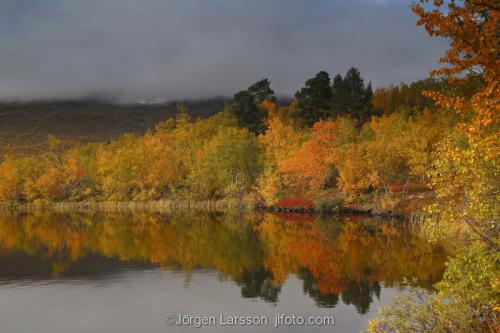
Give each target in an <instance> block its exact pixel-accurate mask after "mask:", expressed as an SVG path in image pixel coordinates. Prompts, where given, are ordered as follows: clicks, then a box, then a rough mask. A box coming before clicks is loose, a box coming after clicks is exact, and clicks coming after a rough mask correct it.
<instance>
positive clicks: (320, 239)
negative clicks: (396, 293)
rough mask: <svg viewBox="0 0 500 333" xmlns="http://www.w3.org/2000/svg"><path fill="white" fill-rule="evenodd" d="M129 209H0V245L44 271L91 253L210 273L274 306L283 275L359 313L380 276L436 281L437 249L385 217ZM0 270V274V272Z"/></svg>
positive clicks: (391, 280)
mask: <svg viewBox="0 0 500 333" xmlns="http://www.w3.org/2000/svg"><path fill="white" fill-rule="evenodd" d="M261 220H262V216H261V215H260V214H257V215H255V214H252V216H246V215H245V216H241V215H234V216H231V215H228V214H225V215H222V214H220V215H219V214H194V213H192V214H183V215H179V216H175V215H169V216H165V215H161V214H152V213H145V212H142V213H141V212H134V213H111V212H107V213H105V214H103V213H97V212H94V213H71V214H62V213H57V214H56V213H49V212H40V211H38V212H35V213H30V214H17V215H14V214H9V213H4V214H0V248H2V249H6V250H15V251H21V252H23V253H26V254H28V255H33V256H42V257H43V260H48V261H50V262H51V263H52V274H54V275H57V274H60V273H63V272H64V271H65V270H67V269H68V268H69V267H71V266H72V265H74V264H75V263H78V262H81V261H82V260H84V259H85V258H86V257H89V256H91V255H99V256H102V257H107V258H116V259H118V260H120V261H123V262H130V261H134V262H145V263H148V264H153V265H156V266H160V267H176V268H181V269H183V270H185V271H191V270H193V269H196V268H200V267H202V268H211V269H216V270H218V271H219V272H220V273H221V274H222V276H225V277H228V278H230V279H232V280H234V281H235V282H236V283H237V284H238V285H239V286H240V287H241V293H242V296H243V297H260V298H262V299H264V300H266V301H270V302H275V301H276V300H277V297H278V294H279V292H280V286H281V285H282V284H283V283H284V281H285V280H286V279H287V277H288V276H289V275H290V274H295V275H296V276H297V277H298V278H300V279H301V280H303V287H304V291H305V292H306V293H307V294H309V295H310V296H311V297H312V298H314V299H315V301H316V302H317V304H318V305H320V306H335V305H336V304H337V303H338V300H339V295H341V299H342V301H343V302H344V303H346V304H354V305H355V306H356V307H357V309H358V311H360V312H365V311H367V310H368V306H369V304H370V303H371V302H372V298H373V296H377V297H378V295H379V293H380V285H379V282H383V283H384V284H385V285H393V284H396V283H398V282H399V281H401V279H402V278H403V277H412V276H414V277H417V278H418V280H419V281H420V283H421V284H422V285H424V286H429V285H430V284H431V283H432V282H434V281H436V280H438V279H439V278H440V275H441V272H442V270H443V261H444V256H445V253H444V251H443V250H442V249H441V248H440V247H436V246H434V247H433V246H430V245H429V244H428V243H426V242H424V241H421V240H419V239H418V238H416V237H415V236H412V235H411V234H410V233H409V232H408V231H407V230H405V229H404V228H397V227H395V226H393V225H391V224H388V223H381V224H375V223H371V222H369V221H354V220H353V219H352V218H343V219H342V220H339V221H335V220H331V221H322V220H317V221H311V220H307V219H306V220H304V221H286V220H283V219H280V218H279V217H277V216H274V215H266V216H265V217H264V218H263V220H262V221H261ZM0 272H1V270H0Z"/></svg>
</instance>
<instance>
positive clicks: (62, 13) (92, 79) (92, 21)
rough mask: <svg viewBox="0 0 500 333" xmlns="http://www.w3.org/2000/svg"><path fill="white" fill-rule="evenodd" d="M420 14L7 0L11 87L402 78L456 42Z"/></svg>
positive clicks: (358, 1)
mask: <svg viewBox="0 0 500 333" xmlns="http://www.w3.org/2000/svg"><path fill="white" fill-rule="evenodd" d="M415 21H416V18H415V16H414V15H413V14H412V13H411V11H410V9H409V2H408V1H402V0H401V1H400V0H385V1H382V0H378V1H375V0H352V1H347V0H345V1H343V0H339V1H327V0H317V1H308V0H271V1H269V0H252V1H247V0H210V1H203V0H193V1H185V0H164V1H160V0H141V1H136V0H106V1H104V0H86V1H81V0H44V1H39V0H3V1H1V2H0V54H1V56H0V99H2V100H6V99H8V100H10V99H21V100H32V99H45V98H80V97H87V96H94V95H98V96H105V97H108V98H116V99H118V100H121V101H142V100H146V101H147V100H155V99H157V98H166V99H168V100H178V99H186V98H189V99H192V98H205V97H211V96H221V95H222V96H230V95H232V94H233V93H234V92H235V91H237V90H240V89H243V88H246V87H247V86H248V85H250V84H251V83H253V82H255V81H256V80H258V79H260V78H263V77H268V78H269V79H270V80H271V81H272V85H273V88H274V90H275V91H276V92H277V93H278V94H280V95H288V96H290V95H293V93H294V92H295V91H296V89H298V88H299V87H300V86H301V85H302V84H303V83H304V81H305V80H306V79H308V78H310V77H312V76H313V75H314V74H315V73H316V72H318V71H319V70H326V71H328V72H330V74H331V75H334V74H336V73H345V71H346V70H347V69H348V68H349V67H351V66H356V67H358V68H359V69H360V70H361V72H362V73H363V77H365V78H366V79H367V80H371V81H373V84H374V85H375V86H379V85H386V84H389V83H396V84H397V83H399V82H401V81H411V80H415V79H419V78H423V77H425V76H427V72H428V69H429V68H433V67H436V60H437V59H438V58H439V55H440V54H442V52H443V49H444V48H445V46H446V44H447V43H446V41H444V40H439V39H431V38H429V37H428V36H426V34H425V33H424V31H423V30H422V29H417V28H415Z"/></svg>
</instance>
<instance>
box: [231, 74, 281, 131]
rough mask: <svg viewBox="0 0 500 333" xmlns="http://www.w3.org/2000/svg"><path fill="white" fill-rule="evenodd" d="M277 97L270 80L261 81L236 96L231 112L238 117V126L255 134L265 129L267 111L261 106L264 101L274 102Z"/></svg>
mask: <svg viewBox="0 0 500 333" xmlns="http://www.w3.org/2000/svg"><path fill="white" fill-rule="evenodd" d="M275 100H276V97H275V96H274V91H273V90H272V89H271V82H270V81H269V80H268V79H263V80H260V81H258V82H256V83H254V84H253V85H251V86H250V87H248V89H247V90H242V91H239V92H237V93H236V94H234V96H233V101H232V103H231V104H230V105H229V110H230V112H231V113H233V115H234V116H235V117H236V119H237V121H238V126H240V127H246V128H248V129H249V130H250V131H252V132H254V133H260V132H262V131H263V130H264V129H265V124H264V120H265V117H266V116H267V113H266V110H265V109H264V108H262V107H261V106H260V104H261V103H262V102H263V101H271V102H274V101H275Z"/></svg>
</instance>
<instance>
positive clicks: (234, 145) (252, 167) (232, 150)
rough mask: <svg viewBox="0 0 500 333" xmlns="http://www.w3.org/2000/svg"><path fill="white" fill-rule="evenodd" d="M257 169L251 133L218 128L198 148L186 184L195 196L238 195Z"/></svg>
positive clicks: (256, 146) (257, 155) (256, 150)
mask: <svg viewBox="0 0 500 333" xmlns="http://www.w3.org/2000/svg"><path fill="white" fill-rule="evenodd" d="M260 171H261V163H260V148H259V144H258V142H257V138H256V137H255V135H254V134H252V133H250V132H248V131H247V130H246V129H238V128H231V127H229V128H221V129H220V130H219V132H218V133H217V134H216V135H215V136H214V137H212V138H211V139H210V140H209V141H208V142H207V143H206V145H205V146H204V147H203V149H202V150H199V151H198V156H197V158H196V161H195V163H194V165H193V169H192V170H191V173H190V175H189V179H188V183H189V186H190V189H191V193H193V194H194V195H196V196H197V197H198V198H203V199H205V198H222V197H225V196H229V197H236V198H242V196H243V195H244V193H245V192H246V191H248V190H249V188H250V187H251V186H252V185H253V184H254V182H255V179H256V178H257V176H258V175H259V173H260Z"/></svg>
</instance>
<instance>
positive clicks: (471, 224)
mask: <svg viewBox="0 0 500 333" xmlns="http://www.w3.org/2000/svg"><path fill="white" fill-rule="evenodd" d="M429 7H430V8H429ZM412 9H413V11H414V12H415V14H416V15H417V17H418V22H417V25H419V26H421V27H423V28H424V29H425V30H426V31H427V32H428V34H429V35H430V36H438V37H444V38H447V39H449V41H450V46H449V49H448V50H447V51H446V53H445V54H444V56H443V57H442V59H441V62H442V63H443V67H441V68H438V69H436V70H433V71H432V72H431V74H432V78H429V79H425V80H421V81H417V82H413V83H409V84H403V83H402V84H400V85H399V86H390V87H385V88H378V89H373V88H372V86H371V83H369V82H366V81H365V80H364V79H363V77H362V74H361V73H360V71H359V70H358V69H356V68H354V67H353V68H351V69H349V70H348V71H347V72H346V73H341V74H335V76H333V78H332V77H331V76H330V74H329V73H327V72H325V71H320V72H318V73H317V74H316V75H315V76H313V77H312V78H310V79H309V80H307V81H306V82H305V83H304V86H303V87H301V88H299V89H298V90H297V92H296V94H295V96H294V98H293V99H292V100H291V101H290V102H289V103H282V102H281V103H280V102H278V101H277V97H276V96H275V93H274V91H273V90H272V87H271V82H270V81H269V80H268V79H262V80H260V81H258V82H256V83H255V84H253V85H251V86H249V87H248V88H247V89H245V90H242V91H239V92H237V93H236V94H234V96H233V98H232V100H231V101H230V102H229V103H227V104H226V106H225V107H224V110H222V111H221V112H218V113H215V114H213V115H212V116H210V117H208V118H197V119H192V118H191V117H190V116H189V115H188V110H187V108H186V106H185V105H184V104H182V103H180V104H178V106H177V114H176V117H175V118H170V119H166V120H163V121H161V122H158V123H157V124H156V125H155V126H154V128H153V129H151V130H148V131H147V132H146V133H145V134H144V135H140V134H134V133H127V134H123V135H121V136H120V137H118V138H116V139H111V140H108V141H103V142H95V143H88V144H82V145H68V144H67V143H66V142H65V141H64V140H61V139H59V138H57V137H56V136H52V135H49V137H48V149H47V150H46V151H40V152H38V153H35V154H32V155H29V156H24V155H23V156H17V155H15V154H9V155H5V156H3V157H2V160H1V164H0V201H1V202H2V203H3V204H4V205H16V204H19V203H34V204H35V205H42V206H43V205H46V204H50V203H52V202H66V201H71V202H82V201H83V202H90V203H91V202H101V201H106V202H107V201H139V202H141V201H151V200H168V199H172V200H225V199H232V200H237V201H239V202H241V203H242V204H243V205H246V206H249V207H253V206H255V205H265V206H273V205H278V206H279V205H282V206H287V205H288V206H294V205H299V206H302V207H304V206H308V207H309V206H312V207H315V208H317V209H318V210H322V209H335V207H341V206H342V207H343V206H347V207H362V208H367V209H370V210H374V211H391V212H392V211H401V212H403V213H405V214H410V213H411V212H414V211H415V210H419V211H420V212H421V216H422V218H421V219H420V220H419V229H420V231H421V233H422V234H424V235H425V236H426V237H428V239H429V240H430V241H433V240H436V239H443V238H446V239H452V240H454V246H453V247H452V248H453V253H454V255H453V256H452V257H451V258H450V259H449V261H448V262H447V267H446V270H445V273H444V277H443V280H442V281H441V282H440V283H438V284H437V285H436V286H435V288H436V294H435V295H433V296H422V297H421V298H418V299H415V298H412V297H408V298H398V299H395V300H394V302H393V304H392V305H391V306H389V307H386V308H384V309H382V310H381V314H380V317H378V318H377V319H375V320H373V321H372V322H371V323H370V327H369V330H370V331H371V332H377V333H381V332H498V330H499V329H500V303H499V295H500V294H499V293H500V280H499V276H500V274H499V267H498V264H499V261H500V252H499V247H500V239H499V237H498V235H499V224H498V216H499V213H500V211H499V207H500V205H499V204H498V201H499V199H500V193H499V188H498V179H500V172H499V161H500V159H499V155H500V149H499V135H498V129H499V128H498V127H499V117H500V107H499V100H500V86H499V76H500V73H499V71H500V57H499V56H498V45H499V43H500V41H499V35H498V25H499V17H500V12H499V10H500V8H499V5H498V2H496V1H490V0H484V1H465V2H463V3H462V2H460V4H458V2H453V1H452V2H450V3H446V4H445V3H444V2H443V1H434V2H433V3H432V4H429V3H428V2H427V1H422V3H420V2H416V3H414V4H413V5H412Z"/></svg>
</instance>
